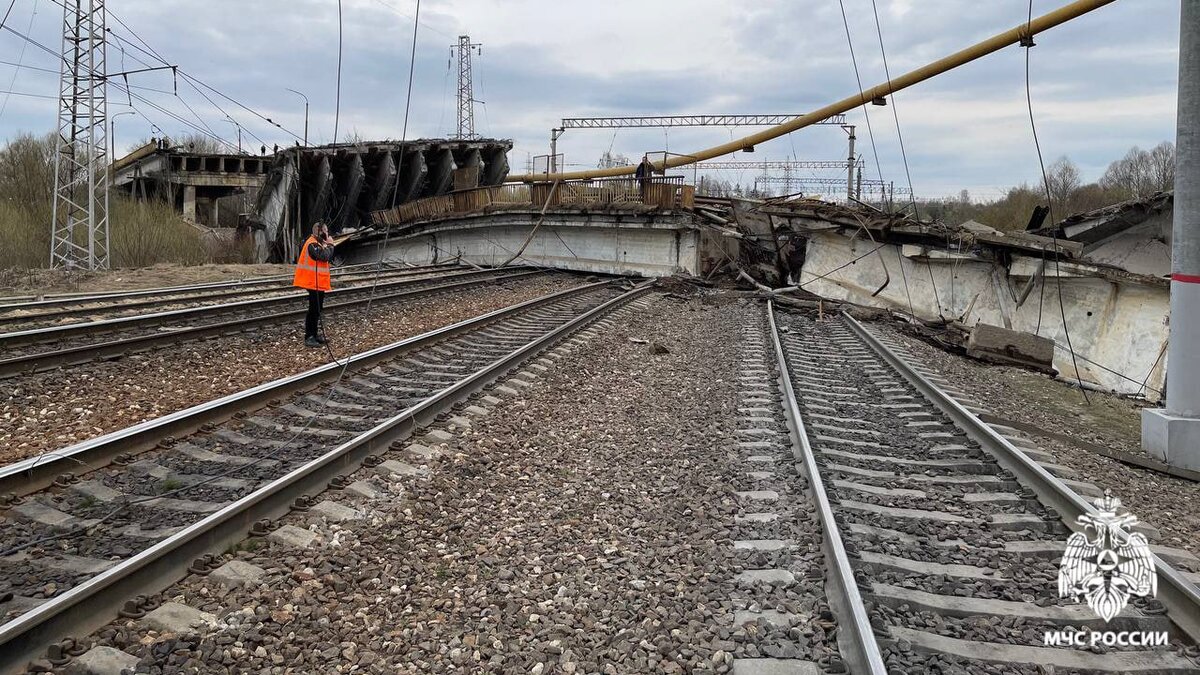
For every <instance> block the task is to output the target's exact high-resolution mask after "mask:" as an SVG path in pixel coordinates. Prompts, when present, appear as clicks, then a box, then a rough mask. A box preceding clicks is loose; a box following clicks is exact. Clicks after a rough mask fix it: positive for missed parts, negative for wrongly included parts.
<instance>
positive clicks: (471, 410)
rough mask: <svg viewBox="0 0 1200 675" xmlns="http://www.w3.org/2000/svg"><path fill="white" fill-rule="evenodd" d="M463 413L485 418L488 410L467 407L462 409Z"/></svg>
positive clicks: (473, 406)
mask: <svg viewBox="0 0 1200 675" xmlns="http://www.w3.org/2000/svg"><path fill="white" fill-rule="evenodd" d="M463 412H465V413H467V414H468V415H474V416H475V417H486V416H487V414H488V409H487V408H482V407H480V406H477V405H469V406H467V407H466V408H463Z"/></svg>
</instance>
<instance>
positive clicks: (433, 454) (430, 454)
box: [404, 443, 442, 462]
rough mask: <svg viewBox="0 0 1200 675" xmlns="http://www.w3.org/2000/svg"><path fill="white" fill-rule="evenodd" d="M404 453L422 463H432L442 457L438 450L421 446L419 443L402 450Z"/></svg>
mask: <svg viewBox="0 0 1200 675" xmlns="http://www.w3.org/2000/svg"><path fill="white" fill-rule="evenodd" d="M404 452H406V453H408V454H410V455H412V456H413V457H416V458H417V459H419V460H421V461H423V462H432V461H433V460H435V459H437V458H438V457H441V456H442V451H441V450H439V449H438V448H431V447H429V446H428V445H422V444H421V443H412V444H411V445H409V446H408V447H407V448H404Z"/></svg>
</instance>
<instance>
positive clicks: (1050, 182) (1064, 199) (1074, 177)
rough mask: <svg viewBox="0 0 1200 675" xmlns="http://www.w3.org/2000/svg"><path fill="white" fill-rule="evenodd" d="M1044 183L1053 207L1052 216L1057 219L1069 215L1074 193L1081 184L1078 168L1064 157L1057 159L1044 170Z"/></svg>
mask: <svg viewBox="0 0 1200 675" xmlns="http://www.w3.org/2000/svg"><path fill="white" fill-rule="evenodd" d="M1046 183H1047V187H1048V189H1049V191H1050V200H1051V202H1052V204H1053V206H1054V211H1055V214H1054V215H1055V216H1056V217H1059V218H1065V217H1066V216H1068V215H1070V214H1071V213H1072V210H1071V209H1072V206H1073V205H1072V203H1071V202H1072V200H1073V198H1074V196H1075V192H1076V191H1077V190H1079V186H1080V185H1082V184H1083V181H1082V180H1081V179H1080V177H1079V167H1077V166H1075V163H1074V162H1072V161H1071V160H1070V159H1067V157H1066V156H1063V157H1059V158H1058V159H1057V160H1055V161H1054V163H1053V164H1051V165H1050V166H1049V167H1047V168H1046Z"/></svg>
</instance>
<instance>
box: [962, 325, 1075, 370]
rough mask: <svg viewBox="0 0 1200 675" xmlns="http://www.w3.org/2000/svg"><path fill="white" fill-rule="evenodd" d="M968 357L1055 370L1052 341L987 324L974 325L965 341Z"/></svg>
mask: <svg viewBox="0 0 1200 675" xmlns="http://www.w3.org/2000/svg"><path fill="white" fill-rule="evenodd" d="M967 356H971V357H973V358H977V359H982V360H984V361H991V362H993V363H1015V364H1020V365H1027V366H1034V367H1037V368H1041V369H1053V367H1054V341H1053V340H1051V339H1049V338H1046V337H1042V336H1040V335H1034V334H1033V333H1026V332H1024V331H1016V330H1010V329H1008V328H1003V327H1001V326H993V325H991V324H987V323H977V324H975V327H974V328H972V329H971V336H970V337H969V338H967Z"/></svg>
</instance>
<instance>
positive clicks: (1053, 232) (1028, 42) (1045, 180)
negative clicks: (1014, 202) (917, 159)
mask: <svg viewBox="0 0 1200 675" xmlns="http://www.w3.org/2000/svg"><path fill="white" fill-rule="evenodd" d="M1032 27H1033V0H1029V14H1028V16H1027V17H1026V19H1025V38H1026V39H1025V40H1024V41H1023V45H1024V47H1025V105H1026V106H1027V107H1028V109H1029V128H1030V130H1031V131H1032V132H1033V147H1034V148H1035V149H1036V150H1037V158H1038V167H1039V168H1041V170H1042V186H1043V187H1044V188H1045V190H1046V209H1047V211H1048V213H1047V215H1048V217H1049V218H1050V237H1051V241H1052V242H1053V246H1054V287H1055V289H1057V291H1058V314H1059V316H1060V317H1062V326H1063V335H1064V336H1066V339H1067V352H1068V353H1070V354H1071V366H1072V367H1074V369H1075V381H1076V382H1077V383H1078V384H1079V393H1081V394H1083V400H1084V402H1085V403H1088V404H1091V402H1092V401H1091V399H1090V398H1089V397H1088V393H1087V389H1084V387H1083V377H1082V376H1081V375H1080V374H1079V361H1078V360H1077V359H1076V358H1075V347H1074V346H1073V345H1072V344H1071V329H1070V328H1068V327H1067V310H1066V308H1065V307H1064V305H1063V292H1062V276H1061V275H1060V274H1059V267H1058V257H1059V256H1058V222H1057V221H1056V220H1055V219H1054V199H1053V197H1052V196H1051V194H1050V177H1049V176H1048V175H1047V174H1046V163H1045V161H1044V160H1043V159H1042V145H1041V143H1040V142H1038V135H1037V122H1036V121H1034V117H1033V95H1032V93H1031V91H1030V86H1029V52H1030V50H1031V49H1033V47H1034V44H1033V32H1032V31H1033V28H1032ZM1040 269H1041V270H1042V285H1041V289H1040V290H1039V291H1038V320H1037V328H1036V329H1035V330H1034V334H1040V333H1041V330H1042V299H1043V297H1044V296H1045V293H1046V254H1045V252H1043V253H1042V264H1041V265H1040ZM1035 274H1036V272H1035Z"/></svg>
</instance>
